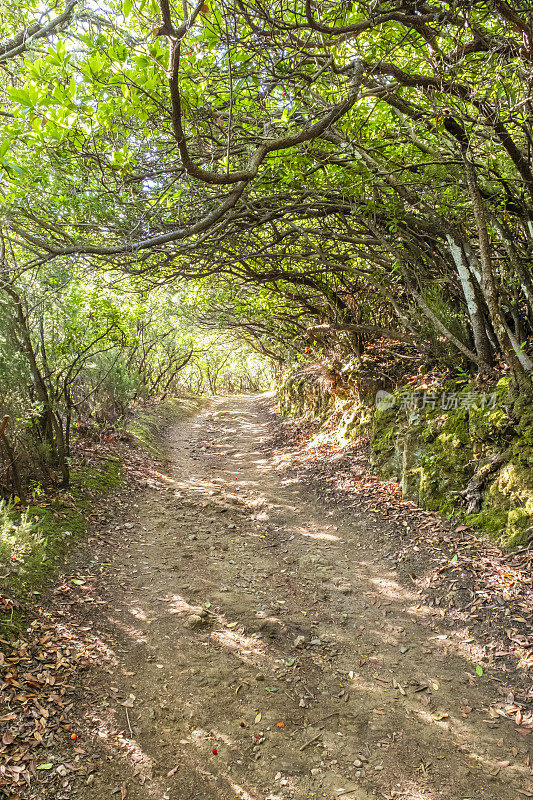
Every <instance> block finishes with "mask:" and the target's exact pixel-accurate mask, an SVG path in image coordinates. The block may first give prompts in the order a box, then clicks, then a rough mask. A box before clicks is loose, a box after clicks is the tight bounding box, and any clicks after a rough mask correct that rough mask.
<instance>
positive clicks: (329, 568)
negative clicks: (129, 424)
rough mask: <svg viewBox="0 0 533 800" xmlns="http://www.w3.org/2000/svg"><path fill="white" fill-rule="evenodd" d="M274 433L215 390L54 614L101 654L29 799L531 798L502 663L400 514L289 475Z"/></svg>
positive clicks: (129, 497) (73, 638)
mask: <svg viewBox="0 0 533 800" xmlns="http://www.w3.org/2000/svg"><path fill="white" fill-rule="evenodd" d="M279 429H280V427H279V422H278V421H277V420H276V419H275V418H274V417H273V416H272V413H271V412H270V411H269V410H268V408H266V406H265V401H264V399H262V398H256V397H245V396H243V397H237V398H231V399H221V400H217V401H214V402H213V403H212V404H211V405H210V406H209V407H207V408H206V409H204V410H203V411H202V412H201V413H200V414H198V416H196V417H194V418H192V419H189V420H186V421H183V422H180V423H179V424H177V425H176V426H175V427H174V428H173V429H172V430H171V431H170V432H169V434H168V441H167V456H168V462H167V463H165V464H164V465H163V466H162V467H160V468H159V469H155V470H154V469H153V470H152V472H151V474H150V475H149V476H148V479H146V476H145V477H143V478H142V484H143V485H141V484H140V483H139V482H137V485H136V487H135V489H134V491H130V492H129V493H126V494H124V495H122V497H117V499H116V501H115V503H114V506H115V507H114V508H113V509H112V512H110V513H109V514H108V515H107V519H106V520H104V521H102V522H101V524H100V525H99V526H96V528H95V532H94V536H93V542H92V543H91V549H90V551H87V553H89V555H87V553H85V554H80V556H79V558H80V563H79V569H78V572H76V574H79V570H81V569H83V582H84V586H81V585H80V586H78V585H75V586H74V587H72V583H71V582H70V583H69V585H68V586H67V585H66V584H65V585H63V586H62V587H61V586H60V587H58V589H57V590H56V597H55V600H54V603H55V604H56V605H55V607H54V604H52V607H51V608H50V609H49V611H48V613H49V615H50V619H51V620H54V624H55V625H56V627H57V628H61V626H62V627H63V629H65V628H68V631H67V632H65V631H64V632H63V635H64V636H65V637H67V636H68V637H69V641H70V642H71V646H72V648H73V650H76V652H77V653H78V655H79V661H80V670H81V668H82V667H85V669H83V670H81V672H79V674H78V678H77V679H75V680H76V681H77V683H76V687H77V688H76V700H75V704H74V706H73V708H72V710H71V711H70V716H71V719H72V726H71V729H72V730H75V731H77V737H78V738H77V740H76V744H75V747H74V748H73V749H71V750H70V751H67V753H68V752H70V755H69V756H68V758H67V756H62V755H61V756H60V755H57V754H56V755H54V754H53V753H52V754H51V756H50V761H51V762H52V763H58V761H57V759H59V760H62V762H63V763H65V764H66V773H67V774H66V776H65V777H64V780H63V783H59V784H56V786H57V788H56V789H55V790H54V793H53V794H50V789H49V788H48V789H46V791H44V790H41V792H40V789H39V783H38V781H34V782H33V783H32V787H33V788H32V792H33V794H32V796H33V797H36V798H37V797H42V798H43V800H44V798H45V797H46V799H47V800H48V798H50V797H54V798H57V799H58V800H62V798H77V799H78V800H95V798H98V800H100V798H102V799H103V798H106V800H107V798H115V797H117V798H121V800H125V799H126V798H127V800H148V799H149V798H150V799H151V798H154V800H236V798H239V800H288V799H289V798H295V799H296V800H318V799H319V798H326V799H327V800H335V798H338V797H342V798H347V800H375V799H376V798H390V799H392V798H397V799H398V800H436V798H439V797H442V798H446V800H479V799H480V798H485V800H523V798H524V797H533V780H532V777H531V775H532V773H531V767H530V748H531V744H530V743H531V742H532V740H533V736H531V735H530V734H531V727H530V726H529V727H528V725H527V724H524V721H523V719H522V716H519V717H517V716H516V713H519V714H521V712H520V710H519V707H518V706H514V705H513V704H514V702H515V697H514V695H513V694H512V688H511V686H510V683H509V680H510V678H509V677H508V674H507V672H506V671H505V669H504V667H503V666H502V665H498V662H497V661H494V662H493V663H491V664H490V665H487V664H486V663H484V666H483V667H481V666H480V661H479V658H480V657H481V656H480V655H479V653H480V651H479V649H476V648H477V647H478V643H477V642H476V641H473V640H472V637H471V635H470V632H469V631H468V629H467V628H466V625H462V624H454V625H450V624H448V623H449V620H448V619H447V615H446V614H445V613H443V610H442V608H439V607H435V605H434V604H433V603H431V604H430V603H429V602H428V601H426V600H425V599H424V596H423V595H421V593H420V591H419V587H417V586H416V585H415V583H414V582H413V581H411V585H409V580H408V579H407V580H406V579H405V577H406V575H405V572H406V571H405V568H404V567H402V565H401V564H400V563H399V560H398V558H397V557H396V556H395V558H394V559H392V560H391V558H390V549H389V550H387V548H386V547H384V545H383V541H384V532H386V530H387V524H388V523H387V521H386V519H385V518H384V517H381V518H380V516H379V515H378V514H376V513H375V512H372V511H371V510H368V509H365V508H364V507H363V506H359V507H358V506H354V507H353V508H351V509H350V510H349V513H348V511H347V510H346V508H345V507H343V506H342V505H338V504H336V503H335V502H332V501H331V499H328V496H327V495H325V499H320V498H319V497H317V495H316V493H315V491H313V489H312V487H310V486H309V485H308V483H307V482H306V481H302V480H301V479H300V478H299V477H298V472H297V471H295V470H292V471H287V470H286V469H283V458H282V457H280V456H279V452H278V453H277V456H278V457H276V452H274V450H275V445H276V442H275V440H274V439H273V438H272V436H273V433H274V434H276V433H277V432H279ZM431 524H433V523H432V521H431V518H428V521H426V526H427V525H431ZM435 525H437V523H435ZM439 530H440V529H439ZM428 533H430V531H428ZM83 559H85V561H83ZM401 569H403V573H402V574H401V575H400V571H401ZM80 676H81V677H80ZM513 709H514V710H513ZM47 758H48V757H47ZM54 759H56V760H55V761H54Z"/></svg>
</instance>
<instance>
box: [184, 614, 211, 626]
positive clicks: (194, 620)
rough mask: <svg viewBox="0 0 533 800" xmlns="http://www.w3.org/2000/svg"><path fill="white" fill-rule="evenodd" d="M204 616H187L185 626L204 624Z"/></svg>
mask: <svg viewBox="0 0 533 800" xmlns="http://www.w3.org/2000/svg"><path fill="white" fill-rule="evenodd" d="M205 623H206V618H205V617H201V616H200V614H191V615H190V616H189V617H187V619H186V621H185V627H186V628H199V627H200V626H201V625H205Z"/></svg>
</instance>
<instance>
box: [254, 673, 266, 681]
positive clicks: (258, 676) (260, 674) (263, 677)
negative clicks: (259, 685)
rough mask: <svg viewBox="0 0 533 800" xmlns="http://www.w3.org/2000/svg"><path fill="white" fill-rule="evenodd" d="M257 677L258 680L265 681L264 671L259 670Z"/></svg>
mask: <svg viewBox="0 0 533 800" xmlns="http://www.w3.org/2000/svg"><path fill="white" fill-rule="evenodd" d="M255 679H256V681H264V680H265V676H264V675H263V673H262V672H258V673H257V675H256V676H255Z"/></svg>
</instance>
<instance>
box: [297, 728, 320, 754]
mask: <svg viewBox="0 0 533 800" xmlns="http://www.w3.org/2000/svg"><path fill="white" fill-rule="evenodd" d="M321 736H322V731H320V733H317V735H316V736H313V738H312V739H309V741H308V742H306V743H305V744H303V745H302V746H301V747H300V752H301V751H302V750H305V748H306V747H309V745H310V744H313V742H316V740H317V739H320V737H321Z"/></svg>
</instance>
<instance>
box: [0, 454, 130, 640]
mask: <svg viewBox="0 0 533 800" xmlns="http://www.w3.org/2000/svg"><path fill="white" fill-rule="evenodd" d="M121 472H122V469H121V464H120V461H119V460H118V459H116V458H113V457H110V458H108V459H106V460H102V463H101V465H100V466H99V468H98V469H95V468H93V467H86V466H85V467H81V468H80V469H78V470H73V471H72V473H71V481H72V486H71V487H70V488H69V490H68V491H64V492H59V493H58V494H57V495H56V496H55V497H54V498H53V500H52V501H51V502H49V503H46V505H45V504H44V503H43V505H37V504H36V505H30V506H24V507H23V506H21V505H19V504H15V503H12V502H6V501H0V582H1V583H0V585H1V592H2V594H5V595H7V596H9V597H11V598H13V599H15V600H16V601H17V602H18V603H19V604H20V610H10V611H8V612H2V611H1V610H0V634H4V635H5V634H13V633H16V632H17V631H18V630H20V627H21V625H22V624H23V623H24V616H25V614H24V611H25V610H27V609H28V608H29V607H30V606H31V605H32V603H33V602H35V600H36V599H38V597H39V596H40V594H41V592H42V591H43V589H44V588H45V587H46V585H47V584H48V582H49V581H50V580H51V579H52V578H53V577H54V575H55V574H56V573H57V572H58V570H59V569H60V568H61V567H62V566H63V565H64V563H65V559H66V556H67V554H68V552H69V549H70V548H71V546H72V545H73V544H74V542H76V541H77V540H78V539H79V537H80V536H81V535H82V534H84V533H85V531H86V530H87V526H88V514H89V512H90V511H91V508H92V505H93V502H94V498H95V495H105V494H107V493H109V492H111V491H112V490H113V489H116V488H118V486H120V483H121V481H122V477H121Z"/></svg>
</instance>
